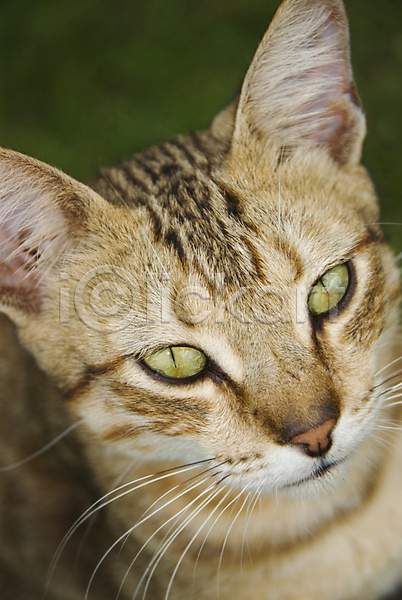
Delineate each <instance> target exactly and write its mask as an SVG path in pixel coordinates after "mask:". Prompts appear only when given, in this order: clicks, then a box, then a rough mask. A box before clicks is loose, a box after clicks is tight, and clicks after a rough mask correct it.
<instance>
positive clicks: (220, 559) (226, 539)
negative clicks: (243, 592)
mask: <svg viewBox="0 0 402 600" xmlns="http://www.w3.org/2000/svg"><path fill="white" fill-rule="evenodd" d="M245 491H246V490H245V489H244V490H242V491H241V493H240V494H239V495H238V498H239V497H240V496H241V494H243V493H244V492H245ZM250 494H251V491H250V492H249V493H248V494H247V496H246V497H245V499H244V500H243V504H242V505H241V507H240V509H239V510H238V512H237V515H236V516H235V518H234V519H233V521H232V522H231V524H230V527H229V528H228V530H227V533H226V536H225V539H224V540H223V545H222V550H221V555H220V557H219V564H218V575H217V581H216V583H217V592H218V600H219V575H220V572H221V565H222V559H223V553H224V551H225V546H226V542H227V541H228V537H229V534H230V532H231V531H232V529H233V526H234V524H235V523H236V521H237V519H238V518H239V516H240V513H241V511H242V510H243V508H244V506H245V504H246V502H247V501H248V499H249V497H250Z"/></svg>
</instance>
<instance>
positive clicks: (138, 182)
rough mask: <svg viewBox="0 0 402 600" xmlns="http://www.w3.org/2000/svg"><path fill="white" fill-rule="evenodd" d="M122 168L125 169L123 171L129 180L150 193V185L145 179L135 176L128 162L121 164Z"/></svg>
mask: <svg viewBox="0 0 402 600" xmlns="http://www.w3.org/2000/svg"><path fill="white" fill-rule="evenodd" d="M120 169H121V170H122V171H123V173H124V175H125V179H126V180H127V181H129V182H130V183H131V184H132V185H134V186H135V187H137V188H139V189H140V190H141V191H142V192H145V193H146V194H149V192H150V190H149V188H148V186H147V185H146V184H145V183H144V182H143V181H141V180H140V179H137V178H136V177H135V175H134V173H133V172H132V170H131V169H130V165H129V164H128V163H125V164H122V165H120Z"/></svg>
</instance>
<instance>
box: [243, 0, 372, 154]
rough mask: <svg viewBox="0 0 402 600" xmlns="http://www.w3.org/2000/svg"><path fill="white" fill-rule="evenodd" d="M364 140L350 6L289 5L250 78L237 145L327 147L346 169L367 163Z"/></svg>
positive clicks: (334, 1)
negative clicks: (363, 156)
mask: <svg viewBox="0 0 402 600" xmlns="http://www.w3.org/2000/svg"><path fill="white" fill-rule="evenodd" d="M364 135H365V120H364V115H363V112H362V110H361V107H360V104H359V100H358V98H357V94H356V91H355V87H354V83H353V76H352V69H351V64H350V58H349V35H348V24H347V19H346V14H345V9H344V6H343V3H342V1H341V0H285V1H284V2H282V4H281V5H280V7H279V9H278V11H277V13H276V14H275V16H274V19H273V21H272V22H271V25H270V27H269V29H268V31H267V32H266V34H265V36H264V38H263V40H262V42H261V44H260V46H259V48H258V50H257V52H256V55H255V57H254V59H253V61H252V63H251V66H250V68H249V70H248V73H247V75H246V78H245V81H244V84H243V87H242V91H241V96H240V101H239V106H238V111H237V115H236V121H235V132H234V138H233V142H232V144H236V142H240V143H242V144H244V143H246V144H247V143H250V142H252V140H253V139H254V140H255V139H256V138H257V139H259V140H260V141H261V140H262V141H263V142H265V141H266V142H267V143H270V144H276V145H277V146H278V148H279V149H280V150H281V151H282V152H283V151H285V154H288V153H289V152H291V151H292V150H295V149H298V148H300V147H313V146H319V147H325V148H326V149H327V150H328V151H329V153H330V154H331V156H332V157H333V158H334V159H335V160H336V161H337V162H339V163H341V164H345V163H348V162H358V161H359V159H360V155H361V145H362V141H363V138H364ZM250 136H251V137H250Z"/></svg>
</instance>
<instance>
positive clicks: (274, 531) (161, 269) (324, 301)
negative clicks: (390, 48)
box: [0, 0, 402, 600]
mask: <svg viewBox="0 0 402 600" xmlns="http://www.w3.org/2000/svg"><path fill="white" fill-rule="evenodd" d="M364 135H365V119H364V115H363V112H362V109H361V106H360V102H359V99H358V96H357V93H356V90H355V87H354V84H353V77H352V71H351V66H350V59H349V41H348V25H347V19H346V14H345V9H344V6H343V3H342V2H341V0H284V1H283V2H282V4H281V5H280V7H279V8H278V10H277V12H276V14H275V16H274V18H273V20H272V22H271V24H270V27H269V29H268V31H267V33H266V34H265V36H264V38H263V40H262V42H261V44H260V46H259V48H258V50H257V53H256V54H255V57H254V59H253V61H252V63H251V66H250V68H249V70H248V72H247V74H246V77H245V80H244V82H243V86H242V89H241V92H240V95H239V96H238V97H237V98H236V99H235V100H234V101H233V102H232V103H231V104H230V105H229V106H228V107H227V108H226V109H224V110H223V111H222V112H221V113H220V114H219V115H218V116H217V117H216V118H215V120H214V121H213V123H212V126H211V128H210V130H209V131H206V132H192V133H190V134H188V135H182V136H179V137H177V138H176V139H172V140H169V141H167V142H165V143H163V144H160V145H158V146H156V147H153V148H151V149H149V150H146V151H145V152H143V153H142V154H139V155H136V156H133V157H132V158H130V159H128V160H126V161H123V162H122V163H121V164H119V165H117V166H115V167H112V168H109V169H106V170H104V171H103V172H102V173H101V174H100V175H99V176H98V177H97V178H96V179H95V180H94V181H92V182H91V185H90V186H86V185H83V184H81V183H79V182H77V181H75V180H73V179H71V178H70V177H68V176H67V175H65V174H63V173H62V172H60V171H58V170H57V169H55V168H53V167H50V166H48V165H46V164H43V163H41V162H39V161H37V160H35V159H33V158H29V157H27V156H24V155H22V154H19V153H17V152H14V151H11V150H1V158H0V167H1V168H0V172H1V176H0V197H1V200H0V207H1V208H0V214H1V225H0V242H1V244H0V306H1V312H2V314H1V321H0V327H1V335H0V356H1V359H0V369H1V374H0V377H1V402H0V407H1V421H0V431H1V435H0V449H1V466H0V477H1V488H0V507H1V512H0V514H1V520H0V539H1V543H0V575H1V577H0V586H1V594H0V596H1V598H2V599H4V600H9V599H12V600H25V599H26V600H28V599H29V600H39V599H41V598H47V599H49V600H84V599H86V598H89V599H90V598H94V599H96V600H112V599H115V598H120V599H121V600H126V599H131V598H146V599H147V600H152V599H153V600H163V599H165V600H167V599H168V598H170V599H171V600H174V599H179V598H180V599H182V598H186V600H190V599H192V598H194V599H195V598H197V599H200V600H202V599H208V600H210V599H211V598H220V599H221V600H227V599H229V598H230V599H233V598H236V600H257V599H258V600H295V599H296V598H297V599H303V600H318V599H320V600H321V599H323V598H325V600H340V599H345V600H378V599H380V598H385V597H386V596H387V595H389V594H392V593H397V591H396V590H397V588H398V586H400V585H401V584H402V508H401V503H400V498H401V495H402V481H401V477H400V475H401V469H402V433H401V409H400V404H401V403H400V400H398V398H399V390H400V388H401V383H400V376H401V372H402V371H401V368H402V364H401V363H402V354H401V348H400V343H399V334H398V306H399V298H400V287H399V277H398V271H397V268H396V266H395V261H394V258H393V255H392V252H391V250H390V248H389V246H388V243H387V241H386V239H385V237H384V235H383V233H382V231H381V228H380V226H379V224H378V221H379V213H378V205H377V199H376V195H375V191H374V189H373V185H372V183H371V180H370V177H369V175H368V174H367V172H366V170H365V169H364V167H363V166H362V165H361V164H360V157H361V148H362V142H363V138H364Z"/></svg>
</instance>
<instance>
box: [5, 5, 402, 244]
mask: <svg viewBox="0 0 402 600" xmlns="http://www.w3.org/2000/svg"><path fill="white" fill-rule="evenodd" d="M278 3H279V1H278V0H197V1H195V0H85V1H77V0H13V1H12V2H10V1H8V2H5V1H3V2H1V3H0V47H1V51H0V144H1V145H3V146H6V147H10V148H13V149H15V150H19V151H21V152H24V153H26V154H30V155H32V156H35V157H37V158H40V159H41V160H44V161H46V162H49V163H51V164H53V165H55V166H57V167H59V168H61V169H63V170H65V171H66V172H68V173H69V174H71V175H73V176H74V177H76V178H78V179H80V180H83V181H85V180H87V179H88V178H90V176H91V175H93V174H95V173H96V172H97V171H98V170H99V169H100V167H101V166H106V165H109V164H111V163H113V162H115V161H117V160H119V159H121V158H123V157H125V156H128V155H130V154H132V153H133V152H135V151H138V150H140V149H141V148H144V147H146V146H148V145H150V144H152V143H155V142H157V141H160V140H163V139H164V138H166V137H168V136H173V135H175V134H177V133H179V132H184V131H186V130H188V129H195V128H205V127H207V126H208V124H209V123H210V121H211V119H212V117H213V116H214V114H215V113H216V112H217V111H218V110H219V109H221V108H222V107H223V106H224V105H225V104H226V103H228V102H229V101H230V100H231V99H232V97H233V96H234V94H235V93H236V92H237V91H238V89H239V87H240V85H241V81H242V77H243V75H244V73H245V71H246V69H247V65H248V63H249V62H250V60H251V58H252V56H253V53H254V51H255V49H256V48H257V45H258V43H259V41H260V39H261V37H262V35H263V33H264V31H265V29H266V28H267V26H268V23H269V21H270V19H271V17H272V15H273V13H274V11H275V9H276V7H277V5H278ZM345 4H346V8H347V11H348V15H349V18H350V29H351V37H352V60H353V65H354V71H355V76H356V80H357V85H358V89H359V93H360V96H361V98H362V100H363V104H364V107H365V110H366V114H367V118H368V127H369V135H368V138H367V141H366V145H365V153H364V162H365V164H366V166H367V167H368V168H369V170H370V171H371V173H372V175H373V178H374V181H375V183H376V186H377V189H378V191H379V194H380V197H381V200H382V206H383V212H382V220H383V221H385V222H392V223H395V225H388V226H387V227H386V231H387V234H388V235H389V237H390V238H391V242H392V243H393V245H394V247H395V248H396V249H397V251H398V252H400V251H402V225H399V224H400V223H402V202H401V191H400V190H401V188H402V165H401V164H400V160H401V157H402V115H401V112H402V110H401V109H402V2H401V1H397V0H381V1H380V0H346V1H345Z"/></svg>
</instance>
